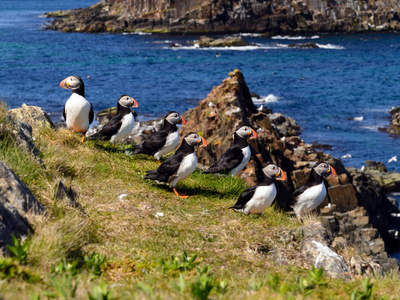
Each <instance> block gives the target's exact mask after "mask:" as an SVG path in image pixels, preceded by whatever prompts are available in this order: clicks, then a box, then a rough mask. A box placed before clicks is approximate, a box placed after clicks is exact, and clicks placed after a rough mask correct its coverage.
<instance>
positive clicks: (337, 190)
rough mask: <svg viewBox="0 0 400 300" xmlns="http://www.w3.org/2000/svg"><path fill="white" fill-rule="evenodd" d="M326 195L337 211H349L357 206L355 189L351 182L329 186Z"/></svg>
mask: <svg viewBox="0 0 400 300" xmlns="http://www.w3.org/2000/svg"><path fill="white" fill-rule="evenodd" d="M328 195H329V198H330V200H331V202H332V203H333V204H335V205H336V207H337V209H338V210H339V211H349V210H352V209H355V208H356V207H357V206H358V201H357V196H356V191H355V190H354V187H353V186H352V185H351V184H345V185H338V186H331V187H329V188H328Z"/></svg>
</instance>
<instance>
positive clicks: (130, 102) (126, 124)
mask: <svg viewBox="0 0 400 300" xmlns="http://www.w3.org/2000/svg"><path fill="white" fill-rule="evenodd" d="M130 107H139V104H138V103H137V101H136V100H135V99H134V98H132V97H131V96H129V95H122V96H121V97H119V99H118V102H117V114H116V115H115V116H114V117H112V118H111V120H110V121H108V123H107V124H105V125H104V127H103V128H102V129H101V130H100V131H99V132H97V133H95V134H93V135H91V136H90V138H98V139H102V140H109V141H110V142H111V143H113V145H114V146H115V144H116V143H118V142H119V141H120V140H122V139H123V138H125V137H127V136H128V135H129V133H131V131H132V130H133V127H134V126H135V117H134V116H133V113H132V111H131V109H130Z"/></svg>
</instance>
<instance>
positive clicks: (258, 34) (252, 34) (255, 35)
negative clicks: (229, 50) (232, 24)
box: [238, 32, 261, 37]
mask: <svg viewBox="0 0 400 300" xmlns="http://www.w3.org/2000/svg"><path fill="white" fill-rule="evenodd" d="M238 35H239V36H250V37H258V36H261V33H245V32H243V33H239V34H238Z"/></svg>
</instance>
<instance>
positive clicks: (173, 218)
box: [0, 111, 400, 299]
mask: <svg viewBox="0 0 400 300" xmlns="http://www.w3.org/2000/svg"><path fill="white" fill-rule="evenodd" d="M1 114H3V115H4V111H3V112H0V117H1V116H2V115H1ZM0 119H2V118H0ZM35 134H36V141H35V143H36V145H37V146H38V148H39V149H40V151H41V159H42V160H43V162H44V166H45V167H44V166H41V165H40V164H39V163H38V162H37V160H35V159H33V158H32V157H31V156H30V155H29V154H24V153H22V152H21V151H20V150H19V149H18V148H16V147H15V145H14V142H13V141H12V139H11V138H10V137H9V136H7V135H3V136H2V138H1V139H0V159H2V160H3V161H5V162H6V163H7V164H8V165H9V166H10V167H11V168H12V169H13V170H14V172H15V173H16V174H17V175H18V176H19V177H20V178H21V179H22V180H23V181H24V182H25V184H26V185H27V186H28V187H29V188H30V189H31V191H32V192H33V194H34V195H35V196H36V197H37V198H38V200H39V201H40V202H41V203H42V204H43V205H44V206H45V207H46V209H47V211H48V212H49V214H48V216H45V217H35V216H29V219H30V221H31V223H32V224H33V227H34V230H35V233H34V234H33V235H32V236H31V237H30V242H29V245H28V250H27V252H26V259H25V258H24V264H23V265H22V263H21V262H20V261H19V260H18V259H11V260H10V261H5V263H3V265H4V272H6V273H5V274H11V275H4V276H3V278H5V279H4V280H3V281H0V296H2V298H4V299H17V298H19V299H29V298H31V299H39V298H40V299H48V298H49V299H53V298H57V299H143V298H144V299H146V298H149V299H158V298H160V299H207V298H212V299H255V298H259V299H304V298H307V299H320V298H326V299H350V297H351V295H352V293H353V294H354V295H355V296H354V297H356V296H360V295H364V294H368V292H369V291H368V286H367V285H365V283H364V287H366V288H367V291H364V289H363V285H362V281H363V278H355V280H353V281H350V282H343V281H342V280H339V279H335V280H329V279H327V278H325V277H324V276H323V274H320V273H318V270H312V269H311V267H303V266H304V262H303V261H302V258H301V257H302V256H301V253H299V252H298V251H297V250H296V247H295V246H287V245H285V243H284V242H283V241H282V239H281V236H282V235H284V234H288V232H289V231H290V230H293V229H296V228H298V227H300V226H302V225H303V224H301V223H300V222H299V221H298V220H297V219H296V218H293V217H290V216H288V215H287V214H286V213H284V212H281V211H278V210H276V209H275V208H273V207H270V208H268V209H267V210H266V211H265V213H264V215H262V216H246V215H243V214H240V213H237V212H234V211H232V210H228V209H227V208H228V207H230V206H232V205H233V204H234V203H235V202H236V200H237V198H238V196H239V195H240V193H241V192H242V191H243V190H244V189H245V188H246V186H245V185H244V184H243V182H242V180H241V179H239V178H232V177H226V176H212V175H205V174H201V172H200V171H196V172H194V173H193V174H192V175H191V176H190V177H189V178H187V179H185V180H184V181H182V182H179V183H178V185H177V189H178V191H179V192H182V193H185V194H187V195H189V196H190V197H189V198H187V199H180V198H178V197H176V196H175V194H174V193H173V192H172V190H171V189H170V188H169V187H166V186H159V185H157V184H155V183H153V182H151V181H146V180H143V177H144V176H145V171H146V170H150V169H155V168H157V167H158V163H157V162H156V161H155V160H154V159H152V158H149V157H145V156H142V155H137V156H129V155H127V154H126V151H127V150H131V147H129V146H121V145H117V146H116V147H113V146H111V145H110V144H109V143H103V142H94V141H85V142H84V143H83V144H81V143H80V142H79V139H80V136H78V135H77V134H74V135H72V136H69V135H68V132H67V131H66V130H64V129H59V130H57V131H55V130H50V129H42V130H40V131H38V132H35ZM60 180H61V181H62V182H63V183H64V185H65V186H67V187H71V188H72V189H73V190H74V191H75V192H76V194H77V199H76V200H77V202H78V203H79V205H80V206H81V207H82V210H80V209H77V208H75V207H71V206H69V205H68V203H64V202H63V201H57V200H56V199H55V198H54V188H55V186H56V185H57V183H58V182H59V181H60ZM122 194H126V196H125V197H121V198H120V197H119V196H120V195H122ZM276 247H283V248H284V249H285V251H286V252H285V253H286V254H287V255H288V256H291V257H298V259H297V260H296V259H293V260H291V261H290V263H289V264H286V265H285V264H280V263H277V262H275V261H274V260H273V259H272V257H271V256H270V255H269V253H270V251H271V250H272V249H274V248H276ZM1 259H2V260H3V261H4V259H7V258H1ZM7 268H8V269H7ZM18 268H19V269H18ZM0 269H1V264H0ZM7 270H11V271H12V272H14V273H12V272H11V271H7ZM13 270H16V271H13ZM1 272H2V270H0V274H1ZM7 272H8V273H7ZM10 272H11V273H10ZM12 274H17V275H15V276H14V275H12ZM27 274H28V275H27ZM25 278H30V279H25ZM32 278H34V280H33V279H32ZM369 283H372V284H373V286H372V289H371V291H372V296H371V297H372V298H371V299H379V296H380V295H384V294H386V295H397V294H399V289H400V288H399V285H398V274H391V275H388V276H385V277H382V278H372V279H371V280H370V282H369ZM356 289H357V291H356V292H354V291H355V290H356ZM362 293H364V294H362ZM365 299H367V298H365ZM389 299H390V297H389Z"/></svg>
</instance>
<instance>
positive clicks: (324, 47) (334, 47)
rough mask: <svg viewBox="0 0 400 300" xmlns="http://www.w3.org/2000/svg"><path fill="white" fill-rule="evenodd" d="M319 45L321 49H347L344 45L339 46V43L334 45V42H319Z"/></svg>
mask: <svg viewBox="0 0 400 300" xmlns="http://www.w3.org/2000/svg"><path fill="white" fill-rule="evenodd" d="M317 46H318V47H319V48H321V49H329V50H343V49H345V48H344V47H343V46H339V45H332V44H326V45H325V44H318V43H317Z"/></svg>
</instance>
